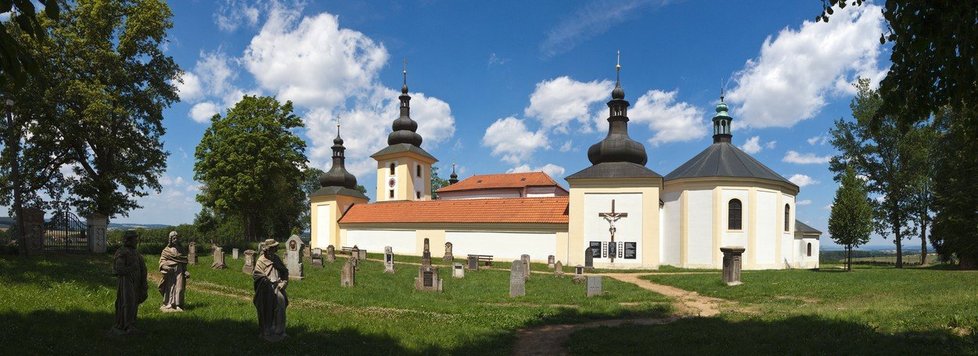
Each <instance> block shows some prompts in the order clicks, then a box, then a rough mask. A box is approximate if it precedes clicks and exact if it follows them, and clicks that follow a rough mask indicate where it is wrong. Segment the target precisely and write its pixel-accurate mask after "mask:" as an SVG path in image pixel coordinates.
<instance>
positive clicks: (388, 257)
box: [384, 246, 394, 273]
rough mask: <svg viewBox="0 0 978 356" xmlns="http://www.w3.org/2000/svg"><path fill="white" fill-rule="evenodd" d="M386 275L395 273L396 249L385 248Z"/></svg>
mask: <svg viewBox="0 0 978 356" xmlns="http://www.w3.org/2000/svg"><path fill="white" fill-rule="evenodd" d="M384 273H394V249H393V248H391V247H390V246H384Z"/></svg>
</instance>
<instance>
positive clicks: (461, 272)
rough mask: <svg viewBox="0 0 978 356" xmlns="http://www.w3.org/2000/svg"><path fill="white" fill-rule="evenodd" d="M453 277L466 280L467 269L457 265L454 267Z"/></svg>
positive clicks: (459, 264)
mask: <svg viewBox="0 0 978 356" xmlns="http://www.w3.org/2000/svg"><path fill="white" fill-rule="evenodd" d="M452 277H455V278H465V268H463V266H462V264H461V263H455V264H453V265H452Z"/></svg>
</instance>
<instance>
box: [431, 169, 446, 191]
mask: <svg viewBox="0 0 978 356" xmlns="http://www.w3.org/2000/svg"><path fill="white" fill-rule="evenodd" d="M448 185H449V184H448V180H447V179H445V178H442V177H439V176H438V167H435V166H432V167H431V199H438V192H437V191H438V189H441V188H442V187H447V186H448Z"/></svg>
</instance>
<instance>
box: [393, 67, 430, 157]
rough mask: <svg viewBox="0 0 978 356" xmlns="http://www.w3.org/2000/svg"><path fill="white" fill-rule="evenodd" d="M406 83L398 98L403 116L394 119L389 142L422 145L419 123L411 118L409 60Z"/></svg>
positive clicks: (405, 68) (404, 72) (405, 70)
mask: <svg viewBox="0 0 978 356" xmlns="http://www.w3.org/2000/svg"><path fill="white" fill-rule="evenodd" d="M403 74H404V85H403V86H401V95H400V96H398V97H397V98H398V99H399V100H400V101H401V116H400V117H398V118H397V119H396V120H394V124H393V125H391V129H393V132H391V133H390V135H387V144H388V145H396V144H399V143H408V144H411V145H414V146H417V147H421V141H422V139H421V135H419V134H418V132H417V131H418V123H417V122H416V121H414V120H412V119H411V104H410V102H411V96H410V95H408V86H407V61H405V64H404V71H403Z"/></svg>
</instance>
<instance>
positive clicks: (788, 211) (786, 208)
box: [784, 204, 791, 232]
mask: <svg viewBox="0 0 978 356" xmlns="http://www.w3.org/2000/svg"><path fill="white" fill-rule="evenodd" d="M789 216H791V206H790V205H788V204H785V205H784V232H788V231H790V228H791V220H789V219H788V217H789Z"/></svg>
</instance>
